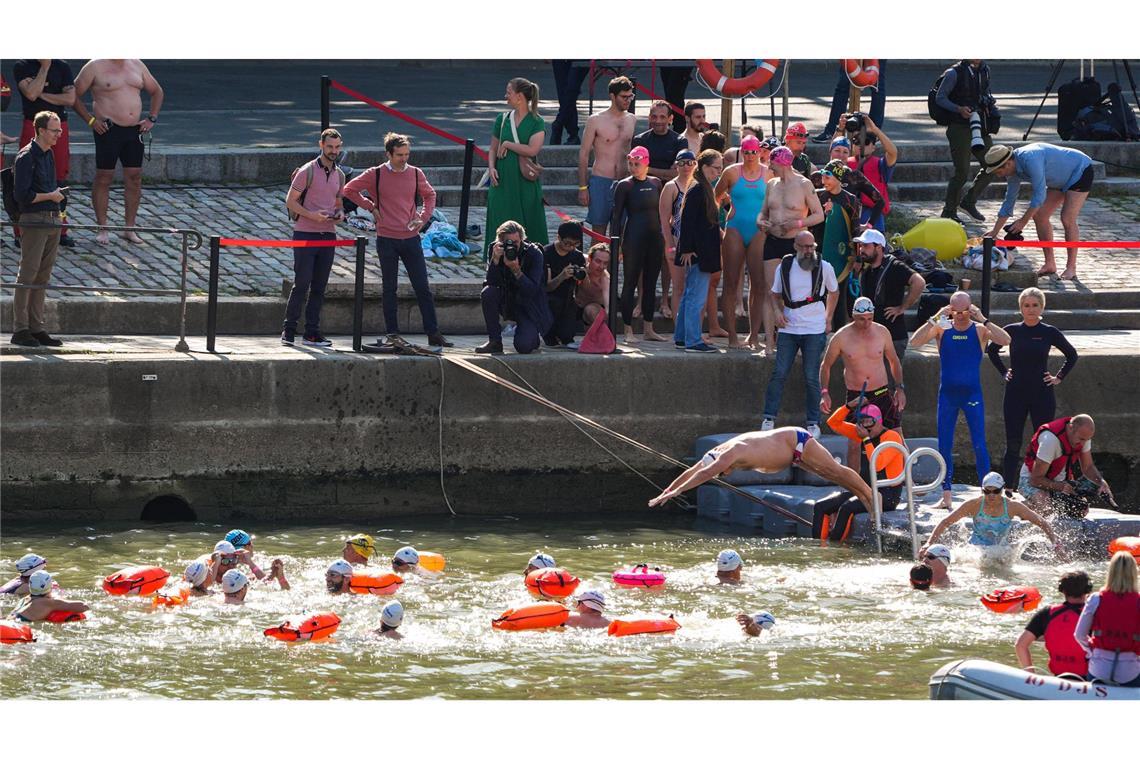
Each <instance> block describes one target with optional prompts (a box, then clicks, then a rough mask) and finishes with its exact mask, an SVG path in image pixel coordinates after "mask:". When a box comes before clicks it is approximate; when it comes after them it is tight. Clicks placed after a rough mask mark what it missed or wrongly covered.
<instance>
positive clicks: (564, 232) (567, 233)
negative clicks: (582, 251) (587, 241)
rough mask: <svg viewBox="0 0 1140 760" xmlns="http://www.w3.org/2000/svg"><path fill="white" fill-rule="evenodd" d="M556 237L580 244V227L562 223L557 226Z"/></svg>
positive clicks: (573, 223) (574, 224) (575, 224)
mask: <svg viewBox="0 0 1140 760" xmlns="http://www.w3.org/2000/svg"><path fill="white" fill-rule="evenodd" d="M558 237H559V238H570V239H572V240H577V241H578V242H579V243H581V242H582V225H580V224H578V223H577V222H563V223H562V224H560V225H558Z"/></svg>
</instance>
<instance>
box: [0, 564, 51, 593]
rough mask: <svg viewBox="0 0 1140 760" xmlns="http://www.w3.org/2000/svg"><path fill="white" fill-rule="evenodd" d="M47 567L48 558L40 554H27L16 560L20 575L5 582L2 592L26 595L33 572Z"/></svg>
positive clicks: (0, 591) (17, 570) (0, 589)
mask: <svg viewBox="0 0 1140 760" xmlns="http://www.w3.org/2000/svg"><path fill="white" fill-rule="evenodd" d="M46 567H47V560H46V559H44V558H43V557H41V556H40V555H38V554H25V555H24V556H23V557H20V558H19V559H18V560H16V572H17V573H19V575H18V576H16V577H15V578H13V579H12V580H10V581H8V582H7V583H5V584H4V586H3V587H2V588H0V594H14V595H16V596H24V595H26V594H27V593H28V579H29V578H31V577H32V573H34V572H36V571H37V570H43V569H44V568H46Z"/></svg>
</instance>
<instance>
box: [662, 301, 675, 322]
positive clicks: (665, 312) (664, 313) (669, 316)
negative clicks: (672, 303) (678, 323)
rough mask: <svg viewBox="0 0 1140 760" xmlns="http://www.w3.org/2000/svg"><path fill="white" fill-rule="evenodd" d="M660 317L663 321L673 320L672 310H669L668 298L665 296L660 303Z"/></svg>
mask: <svg viewBox="0 0 1140 760" xmlns="http://www.w3.org/2000/svg"><path fill="white" fill-rule="evenodd" d="M661 316H662V317H664V318H665V319H672V318H673V310H672V309H671V308H669V298H668V296H666V297H665V300H664V301H662V302H661Z"/></svg>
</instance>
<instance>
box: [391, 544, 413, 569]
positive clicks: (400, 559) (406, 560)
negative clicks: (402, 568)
mask: <svg viewBox="0 0 1140 760" xmlns="http://www.w3.org/2000/svg"><path fill="white" fill-rule="evenodd" d="M392 561H393V562H395V563H397V564H404V565H418V564H420V553H419V552H418V551H416V550H415V549H413V548H412V547H410V546H405V547H404V548H402V549H400V550H399V551H398V552H396V556H395V557H393V558H392Z"/></svg>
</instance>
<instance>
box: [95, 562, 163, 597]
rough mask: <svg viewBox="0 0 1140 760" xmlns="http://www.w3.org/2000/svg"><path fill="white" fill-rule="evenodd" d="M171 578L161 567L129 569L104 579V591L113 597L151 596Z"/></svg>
mask: <svg viewBox="0 0 1140 760" xmlns="http://www.w3.org/2000/svg"><path fill="white" fill-rule="evenodd" d="M169 577H170V573H168V572H166V571H165V570H163V569H162V568H161V567H127V568H123V569H122V570H120V571H119V572H117V573H112V574H110V575H108V576H107V577H106V578H104V579H103V590H104V591H106V592H107V593H108V594H110V595H111V596H150V595H151V594H153V593H154V592H155V591H158V590H159V589H160V588H162V587H163V586H165V585H166V579H167V578H169Z"/></svg>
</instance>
